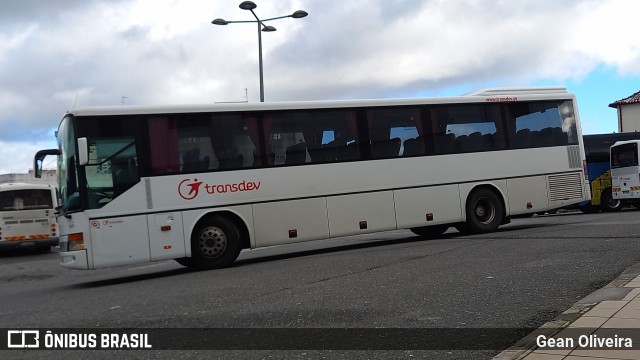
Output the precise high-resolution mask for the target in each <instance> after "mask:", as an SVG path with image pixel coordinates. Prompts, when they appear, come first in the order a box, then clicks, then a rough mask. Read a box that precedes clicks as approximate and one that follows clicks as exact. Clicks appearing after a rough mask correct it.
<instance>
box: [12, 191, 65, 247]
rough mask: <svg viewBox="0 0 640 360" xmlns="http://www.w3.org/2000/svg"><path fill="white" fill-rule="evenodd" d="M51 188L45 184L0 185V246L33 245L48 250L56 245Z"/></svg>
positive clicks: (54, 204) (52, 192)
mask: <svg viewBox="0 0 640 360" xmlns="http://www.w3.org/2000/svg"><path fill="white" fill-rule="evenodd" d="M55 206H56V195H55V188H54V187H53V186H49V185H32V184H17V183H11V184H2V185H0V250H9V249H23V248H33V249H36V250H38V251H42V252H48V251H49V250H50V249H51V246H56V245H58V229H57V225H56V218H55Z"/></svg>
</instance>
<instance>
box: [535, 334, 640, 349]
mask: <svg viewBox="0 0 640 360" xmlns="http://www.w3.org/2000/svg"><path fill="white" fill-rule="evenodd" d="M536 345H537V346H538V347H541V348H546V349H574V348H581V349H631V348H632V347H633V340H632V339H631V338H628V337H621V336H618V335H614V336H613V337H600V336H598V335H580V336H578V337H577V338H573V337H551V338H549V337H546V336H544V335H538V336H537V337H536Z"/></svg>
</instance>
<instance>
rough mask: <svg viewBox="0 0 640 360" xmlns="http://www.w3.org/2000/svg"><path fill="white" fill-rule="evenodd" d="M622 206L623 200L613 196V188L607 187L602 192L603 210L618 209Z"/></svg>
mask: <svg viewBox="0 0 640 360" xmlns="http://www.w3.org/2000/svg"><path fill="white" fill-rule="evenodd" d="M621 207H622V201H620V200H618V199H614V198H613V193H611V188H606V189H604V190H603V191H602V194H600V208H601V209H602V211H608V212H611V211H618V210H620V208H621Z"/></svg>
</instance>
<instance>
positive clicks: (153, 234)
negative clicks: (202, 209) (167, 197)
mask: <svg viewBox="0 0 640 360" xmlns="http://www.w3.org/2000/svg"><path fill="white" fill-rule="evenodd" d="M147 222H148V224H149V251H150V252H151V260H152V261H155V260H165V259H175V258H180V257H185V256H187V254H186V250H185V246H186V244H185V241H184V229H183V227H182V213H181V212H179V211H178V212H170V213H162V214H151V215H147Z"/></svg>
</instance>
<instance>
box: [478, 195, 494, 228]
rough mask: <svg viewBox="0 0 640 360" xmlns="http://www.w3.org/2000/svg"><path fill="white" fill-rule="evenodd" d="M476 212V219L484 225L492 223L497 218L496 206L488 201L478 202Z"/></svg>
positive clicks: (481, 200)
mask: <svg viewBox="0 0 640 360" xmlns="http://www.w3.org/2000/svg"><path fill="white" fill-rule="evenodd" d="M475 210H476V211H475V214H476V218H477V219H478V221H480V222H481V223H483V224H489V223H491V222H492V221H493V219H494V218H495V216H496V208H495V206H494V205H493V203H492V202H491V201H489V200H487V199H480V200H478V202H476V207H475Z"/></svg>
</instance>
